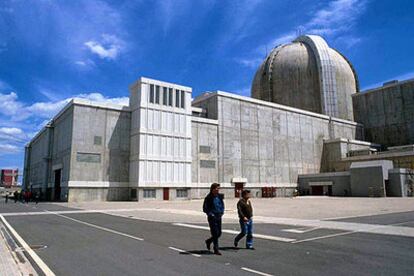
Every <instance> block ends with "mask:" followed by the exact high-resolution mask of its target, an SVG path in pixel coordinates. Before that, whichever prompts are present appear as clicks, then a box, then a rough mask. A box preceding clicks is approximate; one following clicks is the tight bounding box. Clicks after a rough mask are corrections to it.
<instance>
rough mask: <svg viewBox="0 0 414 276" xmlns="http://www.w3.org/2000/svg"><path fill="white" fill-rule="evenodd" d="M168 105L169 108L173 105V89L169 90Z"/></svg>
mask: <svg viewBox="0 0 414 276" xmlns="http://www.w3.org/2000/svg"><path fill="white" fill-rule="evenodd" d="M168 105H169V106H172V105H173V89H172V88H168Z"/></svg>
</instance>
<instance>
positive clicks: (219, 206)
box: [203, 183, 224, 255]
mask: <svg viewBox="0 0 414 276" xmlns="http://www.w3.org/2000/svg"><path fill="white" fill-rule="evenodd" d="M219 191H220V184H218V183H213V184H211V187H210V193H209V194H208V195H207V196H206V197H205V198H204V203H203V211H204V213H206V214H207V219H208V225H209V226H210V232H211V237H210V238H208V239H207V240H206V246H207V249H208V250H210V247H211V243H213V249H214V254H216V255H221V253H220V251H219V244H218V239H219V237H220V236H221V217H222V216H223V213H224V202H223V195H222V194H219Z"/></svg>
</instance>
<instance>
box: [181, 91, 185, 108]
mask: <svg viewBox="0 0 414 276" xmlns="http://www.w3.org/2000/svg"><path fill="white" fill-rule="evenodd" d="M184 105H185V92H184V91H182V90H181V108H184Z"/></svg>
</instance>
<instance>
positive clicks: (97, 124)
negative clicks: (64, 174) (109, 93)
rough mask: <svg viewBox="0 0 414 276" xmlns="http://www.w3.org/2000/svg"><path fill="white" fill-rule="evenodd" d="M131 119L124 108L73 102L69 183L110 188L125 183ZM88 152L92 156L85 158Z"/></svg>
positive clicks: (76, 185)
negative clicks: (122, 109) (107, 107)
mask: <svg viewBox="0 0 414 276" xmlns="http://www.w3.org/2000/svg"><path fill="white" fill-rule="evenodd" d="M130 118H131V117H130V112H127V111H121V110H114V109H105V108H100V107H95V106H84V105H75V107H74V115H73V138H72V144H73V147H72V151H71V164H72V165H71V174H70V186H72V187H77V188H82V187H95V188H105V187H106V188H108V187H109V188H113V189H114V188H122V187H124V186H128V182H129V172H128V170H129V154H130V152H129V149H130V140H129V137H130V127H131V122H130ZM80 154H81V155H80ZM90 154H92V155H93V156H94V158H92V159H90V160H88V158H89V157H88V155H90ZM98 156H99V158H98ZM98 159H99V160H98ZM75 195H76V194H75V193H74V194H73V196H75ZM123 198H124V199H128V198H127V197H126V196H123ZM109 199H112V196H108V198H107V200H109ZM70 200H71V201H72V200H76V199H70Z"/></svg>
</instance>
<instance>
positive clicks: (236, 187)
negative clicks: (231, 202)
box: [234, 183, 243, 197]
mask: <svg viewBox="0 0 414 276" xmlns="http://www.w3.org/2000/svg"><path fill="white" fill-rule="evenodd" d="M242 191H243V183H235V184H234V197H240V196H241V192H242Z"/></svg>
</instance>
